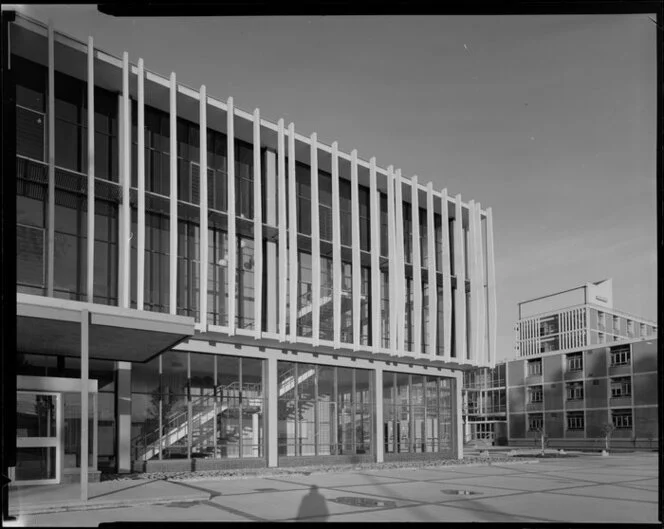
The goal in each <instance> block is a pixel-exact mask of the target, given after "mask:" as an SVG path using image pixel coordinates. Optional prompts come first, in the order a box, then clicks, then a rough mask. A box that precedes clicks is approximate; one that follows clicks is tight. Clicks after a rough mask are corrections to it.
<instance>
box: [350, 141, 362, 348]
mask: <svg viewBox="0 0 664 529" xmlns="http://www.w3.org/2000/svg"><path fill="white" fill-rule="evenodd" d="M350 182H351V190H350V196H351V218H352V226H351V228H352V229H351V235H352V239H351V240H352V245H351V248H352V258H351V266H352V271H353V272H352V273H353V276H352V277H353V279H352V290H351V292H352V303H353V311H352V314H353V316H352V317H353V350H354V351H357V350H358V349H359V346H360V339H361V338H360V335H361V328H360V327H361V318H360V310H361V298H360V296H361V291H362V266H361V262H360V204H359V202H360V198H359V188H358V183H357V150H356V149H353V151H352V152H351V160H350Z"/></svg>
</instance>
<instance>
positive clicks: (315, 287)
mask: <svg viewBox="0 0 664 529" xmlns="http://www.w3.org/2000/svg"><path fill="white" fill-rule="evenodd" d="M310 152H311V154H310V158H311V290H312V291H313V292H312V297H311V309H312V313H311V318H312V327H311V334H312V337H313V345H314V347H316V346H318V345H319V343H320V226H319V224H318V203H319V200H320V198H319V197H318V136H317V135H316V133H315V132H314V133H313V134H312V135H311V151H310Z"/></svg>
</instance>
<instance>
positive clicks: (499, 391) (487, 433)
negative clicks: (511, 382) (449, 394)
mask: <svg viewBox="0 0 664 529" xmlns="http://www.w3.org/2000/svg"><path fill="white" fill-rule="evenodd" d="M505 368H506V364H505V362H501V363H499V364H496V366H495V367H493V368H492V367H477V368H475V369H472V370H470V371H466V372H465V373H464V374H463V387H462V397H463V405H462V411H463V421H464V441H465V442H470V441H476V440H484V441H487V442H491V443H492V444H500V445H502V444H507V391H506V387H507V386H506V380H505Z"/></svg>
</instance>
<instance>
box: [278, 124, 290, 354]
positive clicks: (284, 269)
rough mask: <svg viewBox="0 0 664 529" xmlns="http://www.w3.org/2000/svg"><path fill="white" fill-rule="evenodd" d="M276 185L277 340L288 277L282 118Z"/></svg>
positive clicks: (281, 337)
mask: <svg viewBox="0 0 664 529" xmlns="http://www.w3.org/2000/svg"><path fill="white" fill-rule="evenodd" d="M277 127H278V128H277V131H278V132H277V180H278V183H277V187H278V189H279V341H281V342H283V341H285V340H286V318H287V315H286V301H287V294H286V290H287V286H286V285H287V283H286V278H287V277H288V259H287V251H288V250H287V240H286V237H287V233H286V167H285V166H286V160H285V153H284V120H283V119H280V120H279V122H278V124H277Z"/></svg>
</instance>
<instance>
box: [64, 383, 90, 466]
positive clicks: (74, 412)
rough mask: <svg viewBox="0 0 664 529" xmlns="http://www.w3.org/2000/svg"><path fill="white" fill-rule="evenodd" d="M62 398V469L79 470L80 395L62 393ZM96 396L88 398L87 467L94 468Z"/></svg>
mask: <svg viewBox="0 0 664 529" xmlns="http://www.w3.org/2000/svg"><path fill="white" fill-rule="evenodd" d="M63 398H64V408H65V416H64V439H63V444H64V456H65V460H64V467H65V468H81V394H80V393H63ZM96 402H97V396H96V395H95V394H94V393H93V394H90V395H89V397H88V467H92V468H95V467H96V462H95V461H94V460H93V452H94V441H95V429H94V417H95V415H96V409H95V408H96Z"/></svg>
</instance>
